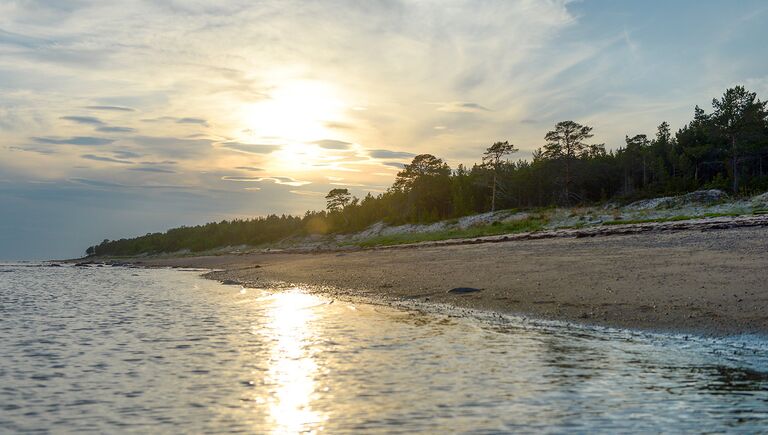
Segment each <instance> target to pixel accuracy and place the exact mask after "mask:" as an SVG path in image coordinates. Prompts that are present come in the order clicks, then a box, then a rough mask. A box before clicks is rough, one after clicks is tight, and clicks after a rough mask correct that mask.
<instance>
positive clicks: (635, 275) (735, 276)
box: [130, 219, 768, 336]
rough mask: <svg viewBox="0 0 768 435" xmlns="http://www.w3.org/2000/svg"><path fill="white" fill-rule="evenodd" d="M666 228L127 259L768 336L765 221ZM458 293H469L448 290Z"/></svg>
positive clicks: (618, 321)
mask: <svg viewBox="0 0 768 435" xmlns="http://www.w3.org/2000/svg"><path fill="white" fill-rule="evenodd" d="M668 225H676V227H671V228H666V229H665V228H646V229H642V230H638V229H637V228H635V229H634V230H632V229H631V228H626V229H625V230H624V231H617V230H621V228H613V229H611V231H610V232H607V233H605V234H610V235H604V234H595V237H584V235H580V234H573V235H570V236H568V235H565V236H564V235H560V236H552V237H547V238H531V237H528V238H525V237H516V238H515V239H507V240H503V239H494V240H490V241H495V242H496V243H483V241H482V240H468V241H465V242H467V243H470V244H466V243H465V244H461V243H458V242H457V241H453V243H451V244H443V245H440V244H435V243H431V244H426V245H422V246H412V247H411V248H410V249H403V248H402V247H400V248H398V249H392V248H390V249H370V250H357V251H349V252H316V253H255V254H246V255H219V256H200V257H183V258H154V259H153V258H145V259H134V260H131V261H130V263H132V264H135V265H139V266H144V267H192V268H207V269H217V271H216V272H213V273H210V274H208V277H209V278H212V279H217V280H220V281H223V282H227V283H233V284H234V283H239V284H242V285H244V286H246V287H248V286H251V287H270V286H286V285H293V286H305V287H306V288H307V289H308V290H309V291H312V292H320V293H324V294H326V295H328V296H330V297H338V298H345V297H346V298H364V299H367V300H375V301H378V302H385V303H386V302H393V301H420V302H429V303H442V304H448V305H452V306H456V307H458V308H473V309H480V310H487V311H492V312H498V313H507V314H519V315H524V316H532V317H536V318H541V319H551V320H563V321H569V322H577V323H585V324H595V325H604V326H613V327H622V328H632V329H641V330H652V331H667V332H682V333H696V334H702V335H715V336H723V335H733V334H761V335H768V285H766V278H768V272H767V271H768V255H766V254H768V221H766V220H765V219H753V220H751V221H749V222H741V225H729V224H727V222H726V223H722V222H720V223H718V221H716V220H710V221H709V222H701V221H699V222H698V223H697V224H696V225H693V226H690V225H688V226H686V225H685V224H684V223H680V222H675V223H668ZM635 227H637V226H635ZM456 288H468V289H469V290H466V291H462V290H456V291H451V290H452V289H456Z"/></svg>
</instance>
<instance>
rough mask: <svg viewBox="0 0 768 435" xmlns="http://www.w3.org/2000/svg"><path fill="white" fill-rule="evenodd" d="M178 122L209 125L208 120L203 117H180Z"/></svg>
mask: <svg viewBox="0 0 768 435" xmlns="http://www.w3.org/2000/svg"><path fill="white" fill-rule="evenodd" d="M176 123H177V124H198V125H205V126H207V125H208V121H206V120H205V119H201V118H179V119H177V120H176Z"/></svg>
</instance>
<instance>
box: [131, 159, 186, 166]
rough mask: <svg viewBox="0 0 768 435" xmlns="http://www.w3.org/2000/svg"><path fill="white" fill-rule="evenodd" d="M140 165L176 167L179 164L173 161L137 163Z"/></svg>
mask: <svg viewBox="0 0 768 435" xmlns="http://www.w3.org/2000/svg"><path fill="white" fill-rule="evenodd" d="M139 163H140V164H142V165H177V164H178V163H179V162H177V161H175V160H163V161H160V162H152V161H146V162H139Z"/></svg>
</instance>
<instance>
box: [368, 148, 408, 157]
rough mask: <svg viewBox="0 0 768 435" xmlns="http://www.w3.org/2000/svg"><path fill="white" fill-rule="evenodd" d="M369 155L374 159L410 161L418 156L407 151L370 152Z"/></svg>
mask: <svg viewBox="0 0 768 435" xmlns="http://www.w3.org/2000/svg"><path fill="white" fill-rule="evenodd" d="M368 155H369V156H371V157H373V158H374V159H409V158H411V157H414V156H415V155H416V154H413V153H409V152H405V151H392V150H381V149H380V150H368Z"/></svg>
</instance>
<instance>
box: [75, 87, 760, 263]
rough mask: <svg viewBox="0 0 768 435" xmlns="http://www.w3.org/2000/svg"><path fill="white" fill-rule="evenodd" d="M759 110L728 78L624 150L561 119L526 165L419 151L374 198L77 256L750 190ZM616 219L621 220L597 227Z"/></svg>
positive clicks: (504, 227)
mask: <svg viewBox="0 0 768 435" xmlns="http://www.w3.org/2000/svg"><path fill="white" fill-rule="evenodd" d="M766 112H767V111H766V103H764V102H761V101H760V100H759V99H757V96H756V94H754V93H752V92H748V91H747V90H746V89H744V88H743V87H741V86H737V87H735V88H732V89H728V90H726V92H725V94H724V95H723V97H722V98H720V99H715V100H713V113H711V114H707V113H706V112H705V111H704V110H703V109H701V108H699V107H696V108H695V109H694V114H693V120H692V121H691V122H689V123H688V124H686V125H685V126H683V127H682V128H681V129H679V130H678V131H677V132H676V133H674V134H673V133H672V131H671V129H670V126H669V124H668V123H666V122H663V123H661V125H659V127H658V129H657V131H656V134H655V135H654V136H648V135H645V134H633V135H632V136H629V135H628V136H627V137H626V143H625V144H624V146H623V147H620V148H618V149H616V150H615V151H606V149H605V146H604V145H603V144H589V143H587V142H586V141H587V140H588V139H590V138H591V137H592V130H593V129H592V127H590V126H586V125H581V124H578V123H576V122H573V121H564V122H560V123H558V124H556V125H555V128H554V130H552V131H550V132H548V133H547V134H546V135H545V136H544V140H545V141H546V145H544V146H543V148H540V149H538V150H537V151H535V152H534V153H533V159H532V160H531V161H527V160H518V161H509V160H507V159H506V158H505V157H506V156H508V155H509V154H511V153H513V152H515V151H516V149H515V148H514V145H512V144H510V143H509V142H507V141H504V142H495V143H494V144H493V145H491V146H490V147H489V148H488V149H487V150H486V151H485V153H484V154H483V155H482V156H480V157H482V164H475V165H473V166H472V167H465V166H463V165H459V167H458V168H457V169H456V170H455V171H452V170H451V168H450V167H449V166H448V165H447V164H446V163H445V162H444V161H443V160H442V159H440V158H438V157H435V156H433V155H431V154H421V155H418V156H416V157H414V159H413V161H412V162H411V163H410V164H408V165H405V167H404V168H403V170H402V171H400V172H399V173H398V174H397V178H396V180H395V182H394V184H393V185H392V187H391V188H390V189H389V190H388V191H387V192H385V193H382V194H380V195H377V196H373V195H371V194H370V193H369V194H367V195H366V196H365V197H364V198H363V199H362V200H359V199H358V198H354V197H352V196H351V194H350V192H349V190H347V189H343V188H338V189H333V190H331V191H330V192H329V193H328V196H326V199H327V201H328V202H327V210H323V211H308V212H306V213H305V214H304V216H303V217H299V216H287V215H283V216H276V215H271V216H266V217H259V218H255V219H249V220H233V221H222V222H218V223H209V224H205V225H199V226H195V227H181V228H175V229H172V230H169V231H167V232H165V233H154V234H147V235H145V236H141V237H136V238H132V239H122V240H117V241H108V240H105V241H103V242H102V243H100V244H99V245H97V246H93V247H91V248H89V249H88V251H87V253H88V255H113V256H120V255H137V254H141V253H149V254H152V253H161V252H177V251H180V250H189V251H191V252H200V251H205V250H209V249H214V248H220V247H224V246H236V245H252V246H258V245H268V244H272V243H276V242H279V241H281V240H283V239H286V238H291V237H301V236H305V235H307V234H329V233H349V232H355V231H360V230H363V229H365V228H367V227H368V226H370V225H371V224H373V223H376V222H381V221H383V222H385V223H388V224H403V223H423V222H433V221H437V220H442V219H451V218H458V217H461V216H464V215H469V214H473V213H480V212H484V211H487V210H489V209H509V208H517V209H532V208H546V207H552V206H555V205H562V204H594V203H597V202H603V201H608V200H612V201H619V202H626V201H632V200H637V199H642V198H649V197H654V196H666V195H673V194H679V193H684V192H689V191H693V190H696V189H701V188H709V187H717V188H722V189H725V188H731V189H733V191H734V192H735V193H736V194H749V193H756V192H758V191H764V190H765V189H767V188H768V119H767V117H768V115H767V113H766ZM651 137H652V138H651ZM681 218H682V217H681ZM668 219H669V220H673V219H675V218H668ZM617 223H627V222H626V221H617V222H608V223H606V224H608V225H611V224H617ZM515 225H522V227H520V228H518V227H515ZM526 225H527V226H526ZM521 228H522V229H521ZM536 228H537V224H536V223H535V222H529V223H527V224H526V223H521V224H516V223H505V224H498V225H488V226H487V227H483V228H481V229H476V228H473V229H470V230H465V231H453V232H448V233H429V234H414V235H407V236H406V235H403V236H397V237H394V238H393V239H391V240H385V239H382V240H373V241H370V242H366V243H373V244H392V243H403V242H407V241H421V240H441V239H444V238H452V237H476V236H480V235H489V234H502V233H504V232H515V231H518V230H524V231H528V230H531V229H536Z"/></svg>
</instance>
